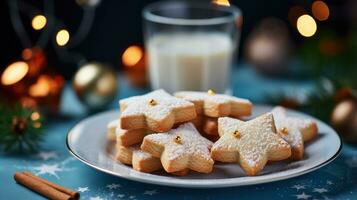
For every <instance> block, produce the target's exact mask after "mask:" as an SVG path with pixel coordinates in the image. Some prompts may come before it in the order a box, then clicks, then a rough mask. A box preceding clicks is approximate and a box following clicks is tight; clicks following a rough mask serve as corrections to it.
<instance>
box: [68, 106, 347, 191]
mask: <svg viewBox="0 0 357 200" xmlns="http://www.w3.org/2000/svg"><path fill="white" fill-rule="evenodd" d="M255 107H271V108H272V107H274V106H272V105H264V104H258V105H256V106H255ZM287 110H288V111H289V112H294V113H299V114H303V115H307V116H309V117H310V118H312V119H314V120H316V121H318V122H319V123H323V124H325V125H326V126H328V127H329V128H331V129H332V130H333V131H334V134H335V135H336V136H337V138H338V142H339V144H340V145H339V148H338V150H337V151H336V153H335V154H334V155H332V156H331V157H330V158H329V159H327V160H326V161H324V162H322V163H320V164H318V165H316V166H314V167H311V168H308V169H306V170H303V171H300V172H295V173H293V174H287V175H285V176H278V177H272V178H271V179H263V180H256V181H251V182H248V183H245V184H243V183H242V182H238V183H234V182H223V183H219V184H208V183H199V182H197V183H198V184H192V183H187V181H190V180H196V179H183V180H184V181H186V182H176V183H173V182H172V181H171V180H162V179H148V178H140V177H136V176H135V177H134V176H131V175H124V174H122V173H117V172H114V171H111V170H108V169H105V168H103V167H100V166H96V165H95V164H92V163H91V162H90V161H88V160H86V159H85V158H83V157H81V156H80V155H78V154H77V153H76V152H75V151H74V150H73V149H72V148H71V146H70V144H69V140H70V135H71V133H72V132H73V129H74V128H76V127H77V125H78V124H80V123H82V122H84V121H85V120H89V119H91V118H95V117H97V116H99V115H104V114H106V113H111V112H118V111H117V110H114V109H112V110H108V111H103V112H99V113H97V114H94V115H91V116H89V117H86V118H84V119H82V120H80V121H78V122H77V123H76V124H75V125H73V126H72V127H71V128H70V129H69V130H68V132H67V135H66V147H67V150H68V151H69V153H70V154H71V155H72V156H74V157H75V158H77V159H78V160H79V161H81V162H82V163H84V164H86V165H88V166H90V167H92V168H94V169H97V170H98V171H101V172H104V173H106V174H110V175H113V176H116V177H120V178H124V179H127V180H131V181H136V182H141V183H148V184H155V185H161V186H169V187H181V188H228V187H237V186H248V185H258V184H263V183H271V182H276V181H280V180H286V179H290V178H294V177H297V176H301V175H304V174H307V173H310V172H313V171H315V170H317V169H320V168H322V167H324V166H326V165H327V164H329V163H331V162H332V161H334V160H335V159H336V158H337V157H338V156H339V155H340V154H341V151H342V148H343V143H342V140H341V138H340V136H339V135H338V134H337V132H336V131H335V130H334V129H333V128H332V127H331V126H329V125H328V124H326V123H325V122H323V121H321V120H319V119H317V118H315V117H313V116H311V115H308V114H305V113H302V112H299V111H296V110H292V109H287ZM118 164H120V163H118ZM135 172H136V173H139V174H140V173H143V174H147V173H144V172H137V171H135ZM151 175H152V174H151ZM156 176H160V175H156ZM237 178H239V177H234V178H226V179H222V180H228V179H237ZM207 180H209V179H207ZM218 180H219V179H218ZM212 181H213V180H212ZM215 181H217V179H215ZM193 183H195V182H193Z"/></svg>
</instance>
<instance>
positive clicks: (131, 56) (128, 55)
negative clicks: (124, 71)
mask: <svg viewBox="0 0 357 200" xmlns="http://www.w3.org/2000/svg"><path fill="white" fill-rule="evenodd" d="M143 54H144V53H143V50H142V49H141V48H140V47H139V46H135V45H133V46H130V47H128V48H127V49H126V50H125V51H124V53H123V55H122V62H123V64H124V65H125V66H128V67H132V66H134V65H136V64H137V63H138V62H139V61H140V60H141V58H142V57H143Z"/></svg>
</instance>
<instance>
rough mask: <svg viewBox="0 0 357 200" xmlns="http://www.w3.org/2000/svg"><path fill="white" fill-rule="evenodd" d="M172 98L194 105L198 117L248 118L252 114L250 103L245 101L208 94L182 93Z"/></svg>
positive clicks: (212, 92)
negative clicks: (202, 115)
mask: <svg viewBox="0 0 357 200" xmlns="http://www.w3.org/2000/svg"><path fill="white" fill-rule="evenodd" d="M174 96H176V97H179V98H182V99H185V100H187V101H191V102H192V103H194V104H195V107H196V112H197V114H198V115H201V114H204V115H206V116H209V117H225V116H232V117H242V116H249V115H251V112H252V107H253V106H252V103H251V102H250V101H249V100H247V99H241V98H237V97H233V96H228V95H223V94H216V93H215V92H214V91H212V90H208V92H193V91H182V92H176V93H175V94H174Z"/></svg>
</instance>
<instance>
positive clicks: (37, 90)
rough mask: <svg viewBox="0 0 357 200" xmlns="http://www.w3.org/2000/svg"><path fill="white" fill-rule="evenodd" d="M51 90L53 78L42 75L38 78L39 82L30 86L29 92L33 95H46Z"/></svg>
mask: <svg viewBox="0 0 357 200" xmlns="http://www.w3.org/2000/svg"><path fill="white" fill-rule="evenodd" d="M50 91H51V79H50V78H49V77H48V76H46V75H42V76H40V77H39V78H38V80H37V83H35V84H33V85H31V86H30V88H29V94H30V95H31V96H32V97H45V96H47V95H48V94H49V93H50Z"/></svg>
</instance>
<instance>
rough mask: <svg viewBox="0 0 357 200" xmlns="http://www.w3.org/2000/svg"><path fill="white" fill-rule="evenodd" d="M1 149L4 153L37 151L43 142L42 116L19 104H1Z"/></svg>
mask: <svg viewBox="0 0 357 200" xmlns="http://www.w3.org/2000/svg"><path fill="white" fill-rule="evenodd" d="M0 113H1V116H0V147H1V148H2V149H3V150H4V151H35V150H36V148H37V147H38V145H39V143H40V142H41V140H42V135H43V132H42V123H43V118H42V117H41V115H40V114H39V113H38V112H37V111H35V110H33V109H30V108H24V107H22V106H21V105H19V104H16V105H15V106H8V105H5V104H3V103H0Z"/></svg>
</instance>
